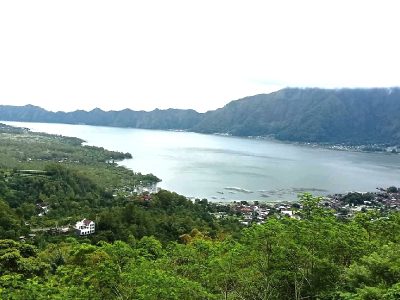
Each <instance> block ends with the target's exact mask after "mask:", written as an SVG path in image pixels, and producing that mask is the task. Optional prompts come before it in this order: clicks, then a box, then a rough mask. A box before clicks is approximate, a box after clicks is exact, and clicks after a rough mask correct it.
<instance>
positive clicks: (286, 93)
mask: <svg viewBox="0 0 400 300" xmlns="http://www.w3.org/2000/svg"><path fill="white" fill-rule="evenodd" d="M399 116H400V88H391V89H378V88H376V89H335V90H331V89H310V88H307V89H298V88H288V89H283V90H280V91H277V92H274V93H271V94H263V95H257V96H252V97H247V98H243V99H240V100H237V101H232V102H230V103H229V104H227V105H226V106H225V107H223V108H220V109H217V110H215V111H210V112H208V113H206V114H205V115H204V116H203V117H202V120H201V122H199V123H198V124H196V126H195V127H194V128H192V130H194V131H198V132H204V133H213V132H224V133H229V134H232V135H239V136H249V135H251V136H267V135H270V136H274V137H275V138H277V139H280V140H290V141H301V142H328V143H353V144H363V143H364V144H365V143H392V142H394V143H399V142H400V118H399Z"/></svg>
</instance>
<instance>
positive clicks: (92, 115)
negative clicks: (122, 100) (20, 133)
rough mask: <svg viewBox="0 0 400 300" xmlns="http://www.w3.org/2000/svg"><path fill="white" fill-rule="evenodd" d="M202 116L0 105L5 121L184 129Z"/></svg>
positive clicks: (177, 111) (174, 111) (171, 111)
mask: <svg viewBox="0 0 400 300" xmlns="http://www.w3.org/2000/svg"><path fill="white" fill-rule="evenodd" d="M200 118H201V114H199V113H198V112H196V111H194V110H190V109H189V110H181V109H167V110H159V109H155V110H153V111H151V112H145V111H133V110H130V109H124V110H121V111H107V112H106V111H103V110H101V109H99V108H96V109H93V110H91V111H84V110H77V111H74V112H68V113H66V112H50V111H46V110H44V109H43V108H40V107H37V106H33V105H26V106H9V105H0V119H1V120H3V121H21V122H44V123H66V124H87V125H102V126H115V127H132V128H146V129H177V130H185V129H188V128H192V127H193V126H194V125H195V124H197V123H198V122H199V121H200Z"/></svg>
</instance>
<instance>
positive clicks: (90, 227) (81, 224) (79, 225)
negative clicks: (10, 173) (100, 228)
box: [75, 219, 95, 235]
mask: <svg viewBox="0 0 400 300" xmlns="http://www.w3.org/2000/svg"><path fill="white" fill-rule="evenodd" d="M75 230H76V234H77V235H88V234H93V233H94V231H95V223H94V222H93V221H91V220H87V219H83V220H82V221H78V222H76V224H75Z"/></svg>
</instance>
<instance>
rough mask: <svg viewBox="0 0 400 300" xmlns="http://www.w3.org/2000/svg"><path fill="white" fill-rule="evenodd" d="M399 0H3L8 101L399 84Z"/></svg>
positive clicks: (146, 104)
mask: <svg viewBox="0 0 400 300" xmlns="http://www.w3.org/2000/svg"><path fill="white" fill-rule="evenodd" d="M398 6H399V4H397V1H338V0H336V1H307V0H306V1H222V0H220V1H204V0H203V1H174V0H172V1H151V0H150V1H99V0H95V1H73V0H72V1H71V0H70V1H54V0H50V1H40V0H39V1H18V0H16V1H2V2H0V103H1V104H16V105H20V104H26V103H32V104H36V105H40V106H43V107H46V108H49V109H52V110H58V109H59V110H73V109H77V108H84V109H91V108H93V107H101V108H103V109H122V108H125V107H130V108H133V109H145V110H150V109H154V108H155V107H159V108H167V107H178V108H195V109H198V110H201V111H204V110H208V109H214V108H216V107H221V106H223V105H224V104H225V103H226V102H228V101H230V100H233V99H237V98H239V97H243V96H247V95H252V94H257V93H262V92H270V91H272V90H276V89H279V88H281V87H286V86H320V87H342V86H349V87H353V86H363V87H368V86H395V85H399V82H398V76H397V74H396V73H397V70H399V67H400V60H399V58H398V53H400V45H399V42H398V39H397V29H398V28H400V26H399V25H400V19H399V18H398V17H397V12H398V11H399V10H398Z"/></svg>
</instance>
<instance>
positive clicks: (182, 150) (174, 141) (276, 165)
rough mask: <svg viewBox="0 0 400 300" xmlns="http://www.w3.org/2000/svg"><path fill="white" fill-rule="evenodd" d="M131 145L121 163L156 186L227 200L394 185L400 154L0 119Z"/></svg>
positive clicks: (104, 143)
mask: <svg viewBox="0 0 400 300" xmlns="http://www.w3.org/2000/svg"><path fill="white" fill-rule="evenodd" d="M3 123H7V124H10V125H15V126H22V127H27V128H30V129H31V130H32V131H41V132H47V133H53V134H62V135H66V136H76V137H79V138H82V139H84V140H86V141H87V143H88V144H89V145H95V146H101V147H104V148H106V149H110V150H117V151H123V152H130V153H132V155H133V159H130V160H125V161H123V162H122V164H123V165H125V166H127V167H128V168H130V169H132V170H133V171H135V172H141V173H153V174H155V175H157V176H158V177H159V178H161V179H162V182H161V183H160V185H159V186H160V187H162V188H165V189H168V190H171V191H175V192H177V193H179V194H183V195H185V196H188V197H198V198H208V199H210V200H214V201H228V200H267V201H273V200H282V199H295V198H296V195H297V193H299V192H300V191H303V190H307V191H311V192H312V193H313V194H315V195H323V194H327V193H341V192H346V191H354V190H357V191H374V190H375V188H376V187H378V186H382V187H387V186H390V185H396V186H399V185H400V180H399V179H400V155H396V154H383V153H356V152H342V151H333V150H327V149H318V148H311V147H307V146H300V145H294V144H286V143H280V142H275V141H266V140H253V139H246V138H236V137H223V136H215V135H204V134H197V133H190V132H172V131H159V130H144V129H130V128H112V127H96V126H86V125H65V124H47V123H22V122H3Z"/></svg>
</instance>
